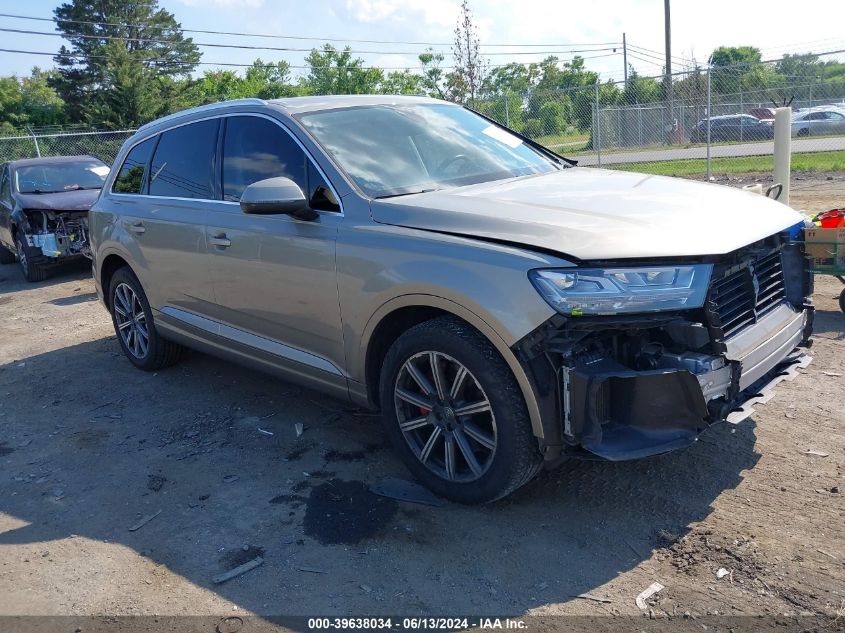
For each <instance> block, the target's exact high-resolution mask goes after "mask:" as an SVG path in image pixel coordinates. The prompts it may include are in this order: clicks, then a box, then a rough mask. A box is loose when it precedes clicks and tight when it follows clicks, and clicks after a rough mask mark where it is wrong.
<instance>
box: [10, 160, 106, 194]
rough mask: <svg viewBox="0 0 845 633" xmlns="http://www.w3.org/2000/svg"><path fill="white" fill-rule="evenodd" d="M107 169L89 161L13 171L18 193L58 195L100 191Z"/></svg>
mask: <svg viewBox="0 0 845 633" xmlns="http://www.w3.org/2000/svg"><path fill="white" fill-rule="evenodd" d="M108 173H109V168H108V167H106V165H104V164H103V163H94V162H91V161H90V160H89V161H87V162H84V163H53V164H46V165H29V166H27V167H18V168H17V169H16V170H15V189H16V190H17V191H18V193H59V192H62V191H78V190H79V189H101V188H102V186H103V181H104V180H105V179H106V176H107V175H108Z"/></svg>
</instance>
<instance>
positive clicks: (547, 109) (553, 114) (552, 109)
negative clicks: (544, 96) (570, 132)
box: [540, 99, 571, 134]
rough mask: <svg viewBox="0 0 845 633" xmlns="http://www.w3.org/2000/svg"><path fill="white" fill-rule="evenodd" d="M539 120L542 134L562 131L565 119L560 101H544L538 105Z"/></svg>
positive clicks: (564, 127)
mask: <svg viewBox="0 0 845 633" xmlns="http://www.w3.org/2000/svg"><path fill="white" fill-rule="evenodd" d="M567 102H569V100H568V99H567ZM570 105H571V104H570ZM540 120H541V121H542V122H543V134H560V133H561V132H563V131H564V130H565V129H566V121H567V119H566V115H565V113H564V108H563V104H562V103H561V102H560V101H546V102H545V103H544V104H543V105H542V106H540Z"/></svg>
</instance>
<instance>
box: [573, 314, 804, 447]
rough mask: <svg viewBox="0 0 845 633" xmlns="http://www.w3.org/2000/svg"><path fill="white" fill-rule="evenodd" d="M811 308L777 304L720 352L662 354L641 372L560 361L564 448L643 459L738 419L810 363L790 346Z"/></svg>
mask: <svg viewBox="0 0 845 633" xmlns="http://www.w3.org/2000/svg"><path fill="white" fill-rule="evenodd" d="M811 310H812V308H806V309H804V310H801V311H797V310H796V309H795V308H793V307H791V306H790V305H789V304H786V303H784V304H781V305H780V306H778V307H777V308H775V309H774V310H772V311H771V312H770V313H769V314H767V315H766V316H765V317H763V318H761V319H760V320H759V321H758V322H757V323H756V324H754V325H753V326H751V327H749V328H746V329H745V330H743V331H741V332H740V333H739V334H737V335H736V336H734V337H733V338H731V339H728V340H726V341H725V348H726V351H725V353H724V354H723V355H720V356H715V355H713V356H709V355H703V354H696V353H684V354H666V355H664V356H663V357H662V358H661V359H660V360H659V361H658V365H660V366H658V367H656V368H653V369H648V370H645V371H635V370H631V369H629V368H627V367H623V366H622V365H620V364H619V363H617V362H616V361H613V360H611V359H608V358H603V359H599V360H595V361H593V362H589V363H576V364H575V365H574V366H572V367H566V366H564V367H562V368H561V372H560V379H561V385H560V387H561V391H562V394H563V402H562V405H563V406H562V407H561V409H562V414H563V427H564V436H565V437H567V438H569V441H570V444H571V445H572V444H574V446H570V447H569V448H570V451H569V452H573V450H572V449H575V452H577V451H579V450H581V451H583V450H586V451H588V452H589V453H591V454H592V455H594V456H597V457H600V458H603V459H608V460H612V461H617V460H625V459H636V458H640V457H647V456H650V455H656V454H659V453H665V452H668V451H671V450H674V449H678V448H683V447H685V446H689V445H690V444H692V443H693V442H694V441H695V440H696V438H697V437H698V436H699V435H700V434H701V433H702V432H703V431H704V430H705V429H706V428H707V427H708V426H710V425H711V424H713V423H715V422H719V421H724V420H727V421H729V422H737V421H739V420H741V419H744V418H745V417H747V416H748V415H750V413H751V411H753V409H752V408H751V406H752V405H753V404H754V403H757V402H762V401H766V400H768V399H769V398H771V397H772V395H773V394H772V391H771V390H772V389H773V388H774V387H775V386H776V385H777V384H778V383H780V382H781V381H783V380H785V379H792V378H794V377H795V376H796V375H797V372H796V368H797V367H802V366H806V365H807V364H808V363H809V361H810V358H809V357H808V356H807V355H805V354H803V353H800V352H794V350H795V349H796V346H797V345H799V344H800V343H801V342H802V341H803V340H804V339H805V336H806V335H807V330H808V324H809V322H810V320H811ZM761 394H764V395H761Z"/></svg>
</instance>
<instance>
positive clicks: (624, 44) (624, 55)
mask: <svg viewBox="0 0 845 633" xmlns="http://www.w3.org/2000/svg"><path fill="white" fill-rule="evenodd" d="M622 63H623V64H624V65H625V87H626V88H627V87H628V43H627V42H626V41H625V34H624V33H623V34H622Z"/></svg>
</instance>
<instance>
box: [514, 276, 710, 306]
mask: <svg viewBox="0 0 845 633" xmlns="http://www.w3.org/2000/svg"><path fill="white" fill-rule="evenodd" d="M712 270H713V266H712V265H711V264H695V265H690V266H642V267H639V266H638V267H635V268H590V269H585V268H572V269H557V270H532V271H531V272H530V273H529V277H530V278H531V282H532V283H533V284H534V287H535V288H537V290H538V291H539V292H540V294H541V295H543V298H545V300H546V301H548V302H549V304H550V305H551V306H552V307H553V308H554V309H555V310H557V311H558V312H561V313H563V314H571V315H572V316H582V315H587V314H620V313H630V312H661V311H665V310H686V309H690V308H700V307H701V306H702V305H704V298H705V296H706V295H707V285H708V283H709V281H710V273H711V272H712Z"/></svg>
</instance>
